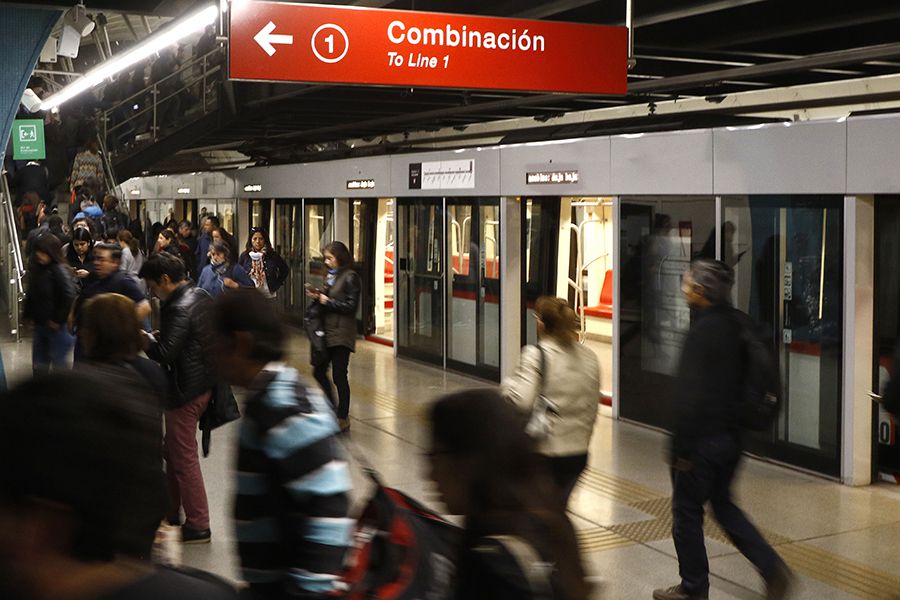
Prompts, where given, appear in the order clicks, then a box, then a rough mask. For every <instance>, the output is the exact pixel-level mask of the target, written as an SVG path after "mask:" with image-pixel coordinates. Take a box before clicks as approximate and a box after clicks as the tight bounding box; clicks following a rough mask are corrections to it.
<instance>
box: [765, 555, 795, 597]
mask: <svg viewBox="0 0 900 600" xmlns="http://www.w3.org/2000/svg"><path fill="white" fill-rule="evenodd" d="M795 579H796V577H795V575H794V572H793V571H791V570H790V569H789V568H788V566H787V565H786V564H784V563H781V565H780V566H779V567H778V568H777V569H776V570H775V574H774V575H772V576H771V577H769V578H768V579H767V580H766V599H767V600H783V599H784V598H787V597H788V596H789V595H790V593H791V589H792V588H793V587H794V580H795Z"/></svg>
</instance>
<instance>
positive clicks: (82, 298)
mask: <svg viewBox="0 0 900 600" xmlns="http://www.w3.org/2000/svg"><path fill="white" fill-rule="evenodd" d="M121 264H122V247H121V246H119V245H118V244H106V243H103V244H96V245H95V246H94V276H93V277H91V278H90V279H88V280H87V281H86V283H85V284H84V286H83V287H82V289H81V293H80V294H78V298H77V300H76V301H75V303H74V304H73V305H72V310H71V312H70V314H69V331H70V332H72V333H78V329H79V327H80V325H81V311H82V308H83V307H84V304H85V302H87V301H88V300H90V299H91V298H93V297H94V296H99V295H100V294H108V293H112V294H122V295H123V296H125V297H126V298H128V299H129V300H131V302H132V303H133V306H134V312H135V315H136V316H137V319H138V321H143V320H144V319H146V318H147V317H149V316H150V310H151V309H150V302H149V301H148V300H147V297H146V295H145V294H144V291H143V290H142V289H141V286H140V285H139V284H138V281H137V279H135V278H134V277H132V276H131V274H129V273H126V272H125V271H122V270H121V269H120V267H121ZM83 358H84V347H83V344H82V342H81V340H80V339H78V340H76V342H75V361H76V362H78V361H80V360H82V359H83Z"/></svg>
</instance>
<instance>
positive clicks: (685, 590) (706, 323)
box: [653, 259, 793, 600]
mask: <svg viewBox="0 0 900 600" xmlns="http://www.w3.org/2000/svg"><path fill="white" fill-rule="evenodd" d="M733 285H734V270H733V269H732V268H731V267H729V266H728V265H727V264H725V263H724V262H721V261H717V260H710V259H699V260H696V261H694V262H693V263H692V264H691V268H690V270H689V271H687V272H686V273H685V275H684V278H683V281H682V285H681V290H682V292H683V293H684V296H685V298H686V300H687V303H688V306H690V308H691V310H692V311H693V319H691V327H690V329H689V331H688V334H687V338H686V339H685V340H684V347H683V348H682V350H681V362H680V364H679V367H678V379H677V382H676V385H675V388H674V390H675V398H674V405H675V411H676V420H675V428H674V431H673V435H672V445H671V455H670V465H671V469H672V470H671V475H672V518H673V524H672V537H673V539H674V540H675V551H676V553H677V554H678V572H679V574H680V576H681V583H680V584H678V585H675V586H672V587H670V588H667V589H658V590H655V591H654V592H653V598H654V600H695V599H701V598H707V597H708V595H709V562H708V559H707V556H706V546H705V544H704V538H703V513H704V505H705V504H706V503H707V502H709V504H710V506H711V508H712V511H713V514H714V515H715V517H716V521H718V522H719V525H721V526H722V529H724V530H725V533H726V534H727V535H728V537H729V539H731V541H732V542H733V543H734V545H735V547H736V548H737V549H738V550H740V552H741V554H743V555H744V556H746V557H747V558H748V559H749V560H750V562H752V563H753V565H754V566H755V567H756V568H757V570H758V571H759V573H760V575H762V577H763V579H764V580H765V582H766V598H768V599H769V600H779V599H781V598H785V597H787V595H788V592H789V589H790V587H791V583H792V580H793V575H792V573H791V571H790V569H789V568H788V567H787V565H786V564H785V563H784V561H783V560H782V559H781V557H780V556H778V554H777V553H776V552H775V550H774V549H773V548H772V546H771V545H769V543H768V542H767V541H766V540H765V538H763V537H762V535H760V533H759V531H758V530H757V529H756V527H754V526H753V524H752V523H751V522H750V520H749V519H748V518H747V516H746V515H745V514H744V513H743V511H741V509H740V508H738V507H737V505H735V503H734V501H733V500H732V496H731V484H732V482H733V481H734V476H735V474H736V473H737V468H738V465H739V463H740V461H741V458H742V452H743V443H742V440H741V437H742V436H741V425H740V416H739V403H740V402H742V401H743V397H744V396H743V382H744V374H745V371H746V360H747V359H746V356H745V347H744V341H743V335H742V330H743V326H742V324H741V321H740V320H739V319H738V317H737V316H736V312H737V311H736V310H735V309H734V308H733V307H732V306H731V288H732V286H733Z"/></svg>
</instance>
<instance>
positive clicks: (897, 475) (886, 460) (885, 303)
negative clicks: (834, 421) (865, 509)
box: [872, 196, 900, 483]
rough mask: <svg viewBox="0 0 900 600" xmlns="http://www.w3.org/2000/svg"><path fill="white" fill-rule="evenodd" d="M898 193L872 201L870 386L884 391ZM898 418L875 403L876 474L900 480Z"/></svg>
mask: <svg viewBox="0 0 900 600" xmlns="http://www.w3.org/2000/svg"><path fill="white" fill-rule="evenodd" d="M898 262H900V196H878V197H877V198H876V202H875V336H874V339H875V365H873V388H872V389H874V390H879V393H880V392H883V391H884V388H885V386H886V385H887V382H888V380H889V379H890V373H891V372H892V371H893V370H895V368H896V366H895V365H894V359H895V358H896V356H895V351H896V350H897V345H898V343H900V271H898V269H897V264H898ZM897 422H898V419H897V418H896V417H893V416H891V414H890V413H888V412H887V411H886V410H884V408H882V407H881V406H877V407H876V409H875V415H874V434H875V440H874V444H873V446H874V448H873V450H874V454H875V456H874V458H875V460H874V465H875V470H876V473H875V477H876V478H877V479H881V480H882V481H890V482H892V483H900V443H898V442H897V424H898V423H897Z"/></svg>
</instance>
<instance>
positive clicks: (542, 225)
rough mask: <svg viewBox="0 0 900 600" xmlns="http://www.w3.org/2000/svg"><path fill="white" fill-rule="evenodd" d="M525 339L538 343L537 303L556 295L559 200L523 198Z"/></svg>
mask: <svg viewBox="0 0 900 600" xmlns="http://www.w3.org/2000/svg"><path fill="white" fill-rule="evenodd" d="M521 206H522V212H523V215H522V222H523V223H525V226H524V227H522V282H523V284H524V285H523V289H522V339H521V345H523V346H524V345H526V344H536V343H537V323H536V321H535V320H534V303H535V301H537V299H538V298H539V297H541V296H555V295H556V270H557V262H558V261H557V254H558V252H557V251H558V248H559V210H560V198H559V197H558V196H556V197H549V198H522V201H521Z"/></svg>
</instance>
